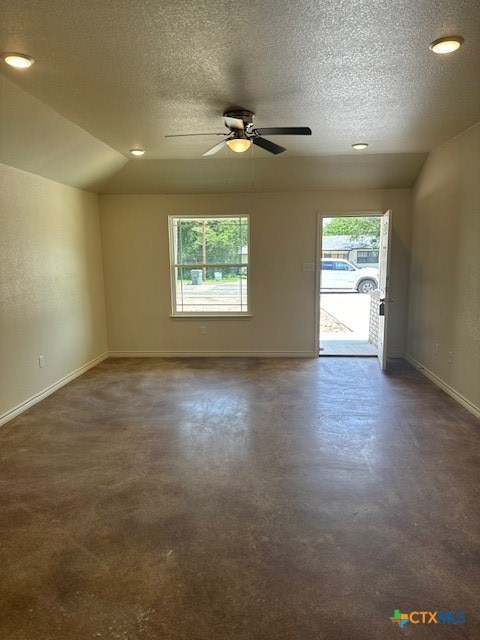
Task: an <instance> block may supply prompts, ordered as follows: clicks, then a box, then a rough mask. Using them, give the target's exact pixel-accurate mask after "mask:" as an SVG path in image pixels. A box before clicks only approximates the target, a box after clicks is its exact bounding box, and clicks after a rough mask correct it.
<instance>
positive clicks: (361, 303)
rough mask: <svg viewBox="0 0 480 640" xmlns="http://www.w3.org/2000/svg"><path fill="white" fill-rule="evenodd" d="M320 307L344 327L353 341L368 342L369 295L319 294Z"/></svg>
mask: <svg viewBox="0 0 480 640" xmlns="http://www.w3.org/2000/svg"><path fill="white" fill-rule="evenodd" d="M320 307H321V308H322V309H324V310H325V311H327V313H329V314H330V315H331V316H333V317H334V318H336V319H337V320H338V321H339V322H341V323H342V324H343V325H345V326H346V327H347V328H348V329H349V330H350V331H352V332H353V333H354V334H355V336H351V338H352V339H355V340H368V326H369V318H370V294H369V293H343V292H342V293H340V292H339V293H324V292H323V291H322V292H321V293H320Z"/></svg>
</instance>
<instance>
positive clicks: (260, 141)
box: [252, 136, 286, 155]
mask: <svg viewBox="0 0 480 640" xmlns="http://www.w3.org/2000/svg"><path fill="white" fill-rule="evenodd" d="M252 142H253V144H256V145H257V146H259V147H262V149H265V151H270V153H274V154H275V155H277V154H278V153H283V152H284V151H286V149H285V147H281V146H280V145H278V144H275V143H274V142H271V141H270V140H266V139H265V138H260V137H259V136H258V137H257V138H252Z"/></svg>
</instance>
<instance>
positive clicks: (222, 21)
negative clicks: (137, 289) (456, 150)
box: [0, 0, 480, 159]
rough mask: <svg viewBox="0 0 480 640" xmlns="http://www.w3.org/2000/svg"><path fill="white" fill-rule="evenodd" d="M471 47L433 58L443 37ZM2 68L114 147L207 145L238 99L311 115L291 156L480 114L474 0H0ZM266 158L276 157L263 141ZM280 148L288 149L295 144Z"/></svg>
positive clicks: (479, 27)
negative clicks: (11, 62)
mask: <svg viewBox="0 0 480 640" xmlns="http://www.w3.org/2000/svg"><path fill="white" fill-rule="evenodd" d="M452 33H453V34H460V35H462V36H463V37H464V38H465V44H464V46H463V47H462V48H461V49H460V50H459V51H458V52H456V53H454V54H451V55H447V56H437V55H434V54H433V53H432V52H431V51H430V50H429V49H428V44H429V43H430V42H431V41H432V40H433V39H435V38H438V37H441V36H444V35H448V34H452ZM0 49H1V50H3V51H7V50H13V51H23V52H27V53H29V54H30V55H32V56H34V57H35V59H36V61H37V62H36V64H35V65H34V67H32V69H30V70H29V71H26V72H22V73H19V72H15V71H13V70H10V69H9V68H7V67H6V66H5V65H3V66H2V71H1V72H2V73H3V74H4V75H5V76H6V77H8V78H9V79H10V80H12V81H13V82H15V83H17V84H18V85H20V86H21V87H22V88H24V89H25V90H26V91H28V92H29V93H31V94H33V95H34V96H36V97H37V98H39V99H40V100H42V101H43V102H45V103H46V104H48V105H49V106H50V107H52V108H53V109H55V110H56V111H58V112H59V113H60V114H62V115H63V116H64V117H66V118H68V119H69V120H71V121H72V122H74V123H75V124H77V125H79V126H80V127H82V128H83V129H85V130H86V131H88V132H89V133H90V134H92V135H93V136H95V137H96V138H98V139H99V140H101V141H103V142H104V143H106V144H107V145H109V146H110V147H112V148H113V149H116V150H117V151H118V152H120V153H124V154H126V153H127V152H128V149H129V148H130V147H132V146H134V145H141V146H144V147H145V148H146V150H147V153H148V157H149V158H158V159H168V158H198V157H199V155H200V154H201V153H202V151H203V150H204V149H206V148H208V147H209V146H211V144H213V143H214V142H215V141H216V139H215V138H213V139H212V138H192V139H176V140H165V138H164V135H165V134H168V133H187V132H193V131H217V130H218V131H221V130H222V126H223V125H222V124H221V114H222V112H223V110H224V109H225V108H226V107H228V106H231V105H239V106H242V107H245V108H249V109H252V110H254V111H255V112H256V113H257V118H256V124H257V125H259V126H261V125H264V126H265V125H270V126H282V125H284V126H288V125H304V126H310V127H311V128H312V130H313V136H312V138H303V139H302V138H287V139H285V138H283V139H282V138H280V137H277V138H276V139H275V140H276V141H277V142H279V143H280V144H285V145H286V146H288V151H287V154H288V155H291V156H294V155H305V156H316V155H344V154H348V153H355V152H353V151H352V150H351V149H350V144H351V143H352V142H355V141H356V140H359V139H362V140H363V139H365V140H367V141H368V142H369V143H370V147H369V149H368V152H369V153H373V154H383V153H412V152H425V151H428V150H430V149H432V148H433V147H435V146H437V145H439V144H440V143H442V142H444V141H445V140H447V139H449V138H451V137H453V136H454V135H456V134H458V133H459V132H461V131H463V130H464V129H466V128H467V127H469V126H471V125H473V124H474V123H476V122H478V121H479V120H480V81H479V74H478V68H479V64H480V3H479V2H478V0H435V1H433V0H404V1H403V2H385V1H382V0H377V1H375V0H335V1H325V2H319V1H318V0H298V1H296V2H292V1H291V0H275V1H270V2H266V1H265V0H244V2H240V3H238V2H232V1H229V0H228V1H227V0H198V1H194V0H102V1H101V2H99V1H98V0H81V2H69V1H66V0H49V1H48V2H41V1H39V0H10V1H8V2H7V1H6V0H0ZM255 152H256V154H257V156H258V157H268V154H267V153H266V152H265V151H263V150H262V149H255ZM287 154H285V155H287Z"/></svg>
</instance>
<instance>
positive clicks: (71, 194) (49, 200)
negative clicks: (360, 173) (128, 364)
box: [0, 164, 106, 419]
mask: <svg viewBox="0 0 480 640" xmlns="http://www.w3.org/2000/svg"><path fill="white" fill-rule="evenodd" d="M0 194H1V197H0V305H1V306H0V419H1V418H2V416H5V414H7V413H9V412H10V411H11V410H13V409H14V408H15V407H16V406H17V405H20V404H21V403H24V402H25V401H27V400H28V399H29V398H31V397H32V396H34V395H36V394H38V393H40V392H41V391H43V390H44V389H46V388H47V387H49V386H50V385H52V384H54V383H56V382H57V381H59V380H60V379H62V378H63V377H64V376H66V375H68V374H70V373H71V372H73V371H75V370H76V369H78V368H80V367H82V366H83V365H85V364H86V363H88V362H89V361H91V360H93V359H94V358H96V357H97V356H99V355H101V354H103V353H104V352H105V351H106V331H105V301H104V290H103V274H102V257H101V242H100V227H99V215H98V198H97V196H95V195H92V194H91V193H86V192H84V191H80V190H78V189H74V188H72V187H67V186H64V185H61V184H59V183H57V182H52V181H50V180H47V179H45V178H41V177H39V176H36V175H33V174H30V173H26V172H24V171H20V170H18V169H14V168H12V167H8V166H5V165H1V164H0ZM40 355H43V356H44V357H45V366H44V368H42V369H40V368H39V366H38V356H40Z"/></svg>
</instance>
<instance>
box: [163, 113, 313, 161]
mask: <svg viewBox="0 0 480 640" xmlns="http://www.w3.org/2000/svg"><path fill="white" fill-rule="evenodd" d="M254 116H255V114H254V113H253V111H247V110H245V109H234V110H231V111H225V113H224V114H223V123H224V125H225V126H226V127H227V129H229V130H230V133H229V134H228V135H227V137H226V138H224V139H223V140H222V141H221V142H219V143H217V144H216V145H214V146H213V147H211V148H210V149H207V151H205V153H204V154H203V155H204V156H212V155H214V154H215V153H218V151H220V150H221V149H223V148H224V147H225V146H228V147H229V148H230V149H231V150H232V151H235V152H236V153H243V152H244V151H247V149H249V148H250V146H251V145H252V143H253V144H254V145H256V146H257V147H262V149H265V151H268V152H269V153H273V154H274V155H278V154H279V153H283V152H284V151H286V149H285V147H281V146H280V145H278V144H275V143H274V142H272V141H271V140H267V139H266V138H264V137H263V136H264V135H267V136H311V135H312V130H311V129H310V128H309V127H266V128H265V127H264V128H262V129H256V128H255V127H254V126H253V118H254ZM189 135H191V136H198V135H217V136H221V135H224V134H222V133H205V134H203V133H191V134H188V133H187V134H186V133H181V134H177V135H168V136H165V137H166V138H183V137H185V136H189Z"/></svg>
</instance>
